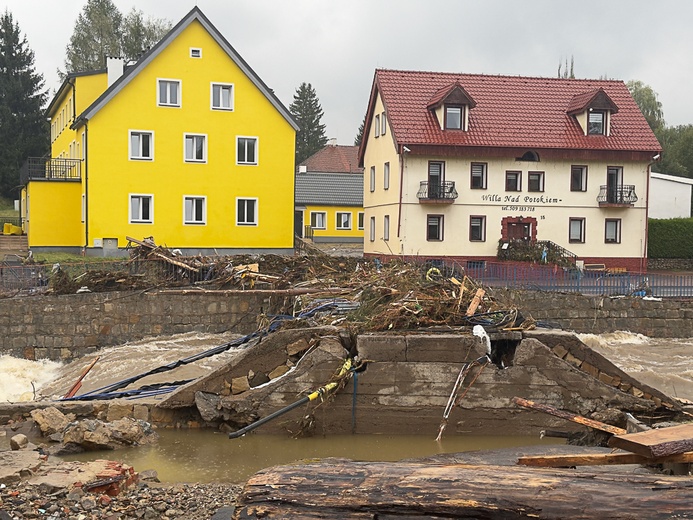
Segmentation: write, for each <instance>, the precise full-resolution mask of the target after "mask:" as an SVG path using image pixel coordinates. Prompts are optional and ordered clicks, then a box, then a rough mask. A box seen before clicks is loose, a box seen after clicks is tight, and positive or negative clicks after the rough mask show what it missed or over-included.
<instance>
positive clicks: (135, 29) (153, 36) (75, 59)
mask: <svg viewBox="0 0 693 520" xmlns="http://www.w3.org/2000/svg"><path fill="white" fill-rule="evenodd" d="M170 28H171V23H170V22H169V21H167V20H162V19H153V18H149V19H145V17H144V13H142V11H138V10H137V9H136V8H134V7H133V8H132V10H131V11H130V12H129V13H128V15H127V16H123V15H122V13H121V12H120V11H119V10H118V8H117V7H116V6H115V4H114V3H113V1H112V0H87V5H85V6H84V9H83V10H82V12H81V13H80V14H79V16H78V17H77V22H76V23H75V28H74V30H73V32H72V36H71V37H70V43H68V45H67V49H66V51H67V52H66V56H65V68H66V70H67V72H82V71H89V70H98V69H102V68H103V67H104V66H105V64H106V61H105V57H106V56H120V57H123V58H125V59H126V61H132V60H136V59H138V58H139V57H140V56H141V55H142V54H143V53H144V52H145V51H146V50H147V49H149V48H150V47H152V46H153V45H154V44H156V42H158V41H159V40H160V39H161V38H162V37H163V36H164V35H165V34H166V33H167V32H168V30H169V29H170Z"/></svg>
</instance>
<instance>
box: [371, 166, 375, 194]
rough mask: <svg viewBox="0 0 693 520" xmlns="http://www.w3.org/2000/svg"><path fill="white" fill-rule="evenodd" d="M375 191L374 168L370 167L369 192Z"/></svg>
mask: <svg viewBox="0 0 693 520" xmlns="http://www.w3.org/2000/svg"><path fill="white" fill-rule="evenodd" d="M373 191H375V166H371V192H373Z"/></svg>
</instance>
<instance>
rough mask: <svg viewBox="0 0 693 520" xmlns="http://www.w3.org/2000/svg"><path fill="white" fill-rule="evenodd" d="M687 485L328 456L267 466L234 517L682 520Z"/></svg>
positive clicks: (653, 478)
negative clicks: (675, 518)
mask: <svg viewBox="0 0 693 520" xmlns="http://www.w3.org/2000/svg"><path fill="white" fill-rule="evenodd" d="M690 511H691V505H690V479H687V478H684V479H681V478H677V477H669V476H663V475H639V474H633V473H628V474H603V473H600V474H594V473H590V472H580V473H576V472H575V471H574V470H561V469H543V468H531V469H530V468H523V467H519V466H479V465H466V464H465V465H462V464H424V463H414V462H399V463H387V462H354V461H348V460H340V459H327V460H323V461H316V462H311V463H307V464H294V465H287V466H278V467H274V468H269V469H266V470H264V471H262V472H260V473H257V474H256V475H254V476H253V477H251V478H250V479H249V480H248V482H247V483H246V485H245V486H244V488H243V492H242V493H241V496H240V497H239V501H238V505H237V508H236V513H235V514H236V518H244V519H258V518H263V519H272V518H301V519H312V518H323V519H339V520H343V519H345V518H349V519H361V518H363V519H366V518H368V519H373V518H378V519H380V520H384V519H393V520H394V519H397V520H401V519H403V518H409V519H413V518H467V519H470V518H474V519H487V520H490V519H520V518H540V519H561V520H566V519H572V518H582V519H594V518H600V519H603V518H609V519H616V520H618V519H633V518H648V519H650V520H657V519H664V518H667V519H668V518H674V517H677V516H678V515H683V516H682V517H683V518H685V517H686V515H689V514H690Z"/></svg>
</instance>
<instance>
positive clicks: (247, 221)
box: [236, 199, 257, 226]
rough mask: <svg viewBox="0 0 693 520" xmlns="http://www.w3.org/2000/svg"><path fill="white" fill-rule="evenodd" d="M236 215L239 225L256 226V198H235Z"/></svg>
mask: <svg viewBox="0 0 693 520" xmlns="http://www.w3.org/2000/svg"><path fill="white" fill-rule="evenodd" d="M236 208H237V213H236V215H237V217H236V224H237V225H239V226H257V199H236Z"/></svg>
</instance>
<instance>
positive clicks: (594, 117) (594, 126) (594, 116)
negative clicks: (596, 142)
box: [587, 110, 606, 135]
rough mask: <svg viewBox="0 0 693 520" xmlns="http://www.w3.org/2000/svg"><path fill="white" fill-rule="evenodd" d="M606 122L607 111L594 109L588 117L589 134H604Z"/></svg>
mask: <svg viewBox="0 0 693 520" xmlns="http://www.w3.org/2000/svg"><path fill="white" fill-rule="evenodd" d="M605 122H606V112H604V111H603V110H592V111H591V112H590V113H589V115H588V119H587V134H588V135H604V127H605V124H604V123H605Z"/></svg>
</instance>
